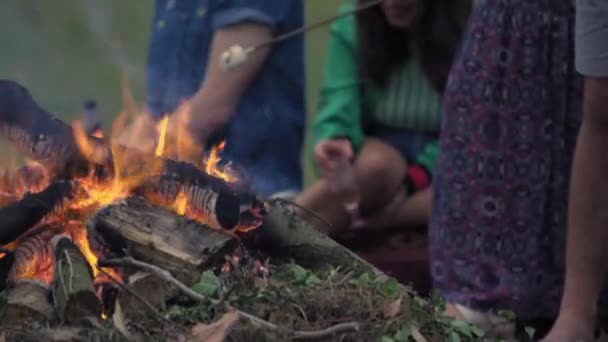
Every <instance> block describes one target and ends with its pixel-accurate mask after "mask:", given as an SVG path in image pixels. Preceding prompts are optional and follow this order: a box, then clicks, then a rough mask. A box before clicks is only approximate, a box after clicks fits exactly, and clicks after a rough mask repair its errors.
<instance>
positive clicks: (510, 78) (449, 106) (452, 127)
mask: <svg viewBox="0 0 608 342" xmlns="http://www.w3.org/2000/svg"><path fill="white" fill-rule="evenodd" d="M573 31H574V9H573V1H572V0H481V1H479V2H478V5H477V7H476V8H475V10H474V13H473V14H472V17H471V18H470V21H469V27H468V29H467V32H466V34H465V38H464V39H465V40H464V42H463V46H462V49H461V51H460V53H459V55H458V57H457V60H456V61H455V64H454V66H453V70H452V73H451V75H450V79H449V80H448V85H447V91H446V95H445V100H444V101H445V102H444V114H443V115H444V116H443V120H444V121H443V128H442V132H441V138H440V152H439V160H438V165H437V170H436V176H435V178H434V180H433V182H434V187H435V188H434V196H435V197H434V203H433V217H432V220H431V224H430V227H429V230H430V253H431V272H432V275H433V278H434V282H435V286H436V287H437V289H438V290H439V291H440V293H441V294H442V295H443V296H444V297H445V298H446V299H447V300H448V301H451V302H455V303H459V304H462V305H466V306H469V307H471V308H473V309H477V310H482V311H491V310H494V311H496V310H512V311H514V312H515V313H516V314H517V315H518V317H519V318H521V319H533V318H547V317H551V316H553V315H555V314H556V313H557V309H558V307H559V303H560V296H561V291H562V286H563V285H562V282H563V268H564V267H563V265H564V256H565V253H564V250H565V230H566V209H567V197H568V182H569V172H570V163H571V159H572V154H573V150H574V144H575V139H576V134H577V131H578V127H579V124H580V114H581V113H580V108H581V103H580V99H581V94H582V93H581V84H582V83H581V80H580V79H579V77H578V76H577V75H576V73H575V70H574V65H573V63H574V58H573V54H574V43H573Z"/></svg>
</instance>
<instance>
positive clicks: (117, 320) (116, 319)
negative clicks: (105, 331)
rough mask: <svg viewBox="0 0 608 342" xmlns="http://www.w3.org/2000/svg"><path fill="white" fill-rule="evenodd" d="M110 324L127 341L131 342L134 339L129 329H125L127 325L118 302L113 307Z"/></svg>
mask: <svg viewBox="0 0 608 342" xmlns="http://www.w3.org/2000/svg"><path fill="white" fill-rule="evenodd" d="M112 322H113V323H114V327H115V328H116V330H118V332H119V333H120V334H121V335H122V336H123V337H124V338H126V339H127V340H129V341H133V340H136V338H135V337H134V336H133V334H131V332H130V331H129V329H128V328H127V324H126V322H125V315H124V313H123V312H122V306H120V302H118V301H117V302H116V305H115V306H114V314H113V315H112Z"/></svg>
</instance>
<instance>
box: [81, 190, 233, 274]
mask: <svg viewBox="0 0 608 342" xmlns="http://www.w3.org/2000/svg"><path fill="white" fill-rule="evenodd" d="M87 225H88V229H91V230H93V231H94V232H95V234H98V235H99V236H101V237H102V238H103V239H104V240H105V241H106V243H107V245H108V246H110V248H111V251H112V252H113V253H115V254H117V255H121V254H123V251H124V250H127V251H128V253H129V254H130V255H132V256H133V257H135V258H137V259H139V260H142V261H146V262H149V263H152V264H154V265H157V266H159V267H161V268H164V269H168V270H170V271H171V272H173V273H174V274H176V275H177V276H178V278H180V280H182V281H184V282H186V283H188V282H190V281H193V280H194V279H196V278H197V277H198V275H200V272H201V270H202V269H204V268H205V267H207V266H208V265H211V264H215V263H216V262H220V261H223V260H224V256H225V255H227V254H231V253H232V252H233V251H234V249H235V248H236V246H237V245H238V239H237V238H236V237H235V236H234V235H232V234H229V233H226V232H224V231H221V230H217V229H213V228H210V227H208V226H205V225H203V224H201V223H198V222H196V221H193V220H191V219H188V218H186V217H184V216H179V215H177V214H175V213H174V212H172V211H171V210H168V209H166V208H163V207H159V206H156V205H153V204H150V203H149V202H147V201H145V200H144V199H141V198H129V199H126V200H125V201H124V202H123V204H117V205H111V206H107V207H105V208H103V209H101V210H99V211H98V212H97V213H95V214H94V215H93V216H91V218H90V219H89V222H88V224H87ZM95 234H92V235H95Z"/></svg>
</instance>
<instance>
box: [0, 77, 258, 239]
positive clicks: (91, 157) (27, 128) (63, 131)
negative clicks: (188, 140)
mask: <svg viewBox="0 0 608 342" xmlns="http://www.w3.org/2000/svg"><path fill="white" fill-rule="evenodd" d="M77 134H84V137H82V138H84V139H85V141H86V143H85V144H86V145H87V146H86V150H87V154H88V155H87V156H85V155H83V153H81V149H82V146H79V145H78V143H77V142H76V139H75V135H77ZM0 136H3V137H5V138H6V139H8V140H9V141H11V142H12V143H14V144H15V145H16V146H17V148H18V149H19V150H20V151H22V152H23V153H25V154H26V155H27V156H29V157H30V158H33V159H34V160H37V161H39V162H41V163H43V164H44V165H47V166H49V168H50V169H51V171H52V176H57V175H62V176H64V177H65V178H68V179H73V178H75V177H77V176H79V175H88V174H89V173H90V171H91V170H96V172H97V173H98V174H99V175H100V176H105V177H111V176H113V175H115V170H114V167H115V166H116V165H115V164H114V160H115V159H114V157H115V155H114V156H113V155H112V153H111V152H110V149H109V148H108V147H107V146H105V145H104V142H103V141H102V140H101V139H99V138H96V137H93V136H86V133H84V132H80V131H78V130H73V129H72V127H71V126H69V125H67V124H65V123H64V122H62V121H61V120H59V119H58V118H56V117H55V116H53V115H52V114H50V113H48V112H46V111H45V110H44V109H42V108H40V107H39V106H38V104H37V103H36V102H35V101H34V99H33V98H32V97H31V95H30V94H29V92H28V91H27V89H25V88H24V87H22V86H21V85H19V84H18V83H16V82H12V81H8V80H0ZM112 151H113V152H114V154H120V155H121V156H123V157H122V159H123V160H124V161H125V162H123V163H122V164H125V165H123V166H124V167H125V169H124V170H119V172H120V176H121V177H122V178H129V177H130V176H133V175H137V176H142V175H145V176H146V177H158V178H157V179H158V180H160V181H161V182H177V183H179V184H180V185H181V186H183V187H184V188H186V189H188V191H189V192H190V193H193V194H194V193H213V194H214V195H213V196H208V197H207V198H208V199H210V200H206V201H197V202H194V204H195V206H194V208H193V209H194V210H198V211H200V212H203V213H204V214H205V215H206V216H207V217H215V218H217V222H210V224H214V225H216V226H217V227H218V228H226V229H233V228H236V226H237V225H239V224H247V223H248V221H251V220H252V219H254V218H256V217H257V216H259V215H260V214H261V213H263V211H264V203H263V202H262V201H260V200H258V199H257V197H256V196H255V195H254V194H253V193H252V191H251V189H250V188H249V186H248V185H247V184H245V183H244V182H238V183H236V184H231V183H228V182H225V181H223V180H222V179H220V178H217V177H215V176H212V175H210V174H207V173H206V172H204V171H202V170H200V169H199V168H197V167H196V166H194V165H191V164H188V163H185V162H178V161H174V160H169V159H164V158H159V157H155V156H154V155H147V154H145V153H143V152H141V151H139V150H137V149H133V148H129V147H125V146H113V149H112ZM91 161H93V162H94V163H92V162H91ZM145 188H146V190H147V192H150V190H151V189H152V190H154V189H156V190H162V189H166V188H168V185H166V184H158V185H157V186H155V187H149V186H148V187H145ZM163 194H164V193H162V192H160V193H158V195H159V196H163ZM217 203H223V204H222V207H221V208H219V207H216V205H217ZM258 221H259V219H258ZM259 223H260V222H257V224H259Z"/></svg>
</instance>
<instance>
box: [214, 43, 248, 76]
mask: <svg viewBox="0 0 608 342" xmlns="http://www.w3.org/2000/svg"><path fill="white" fill-rule="evenodd" d="M248 53H249V50H246V49H244V48H243V47H242V46H240V45H233V46H231V47H230V48H229V49H228V50H226V51H224V52H223V53H222V56H221V62H220V67H221V68H222V70H224V71H227V70H232V69H234V68H236V67H238V66H239V65H241V64H243V63H244V62H245V61H246V60H247V54H248Z"/></svg>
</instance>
